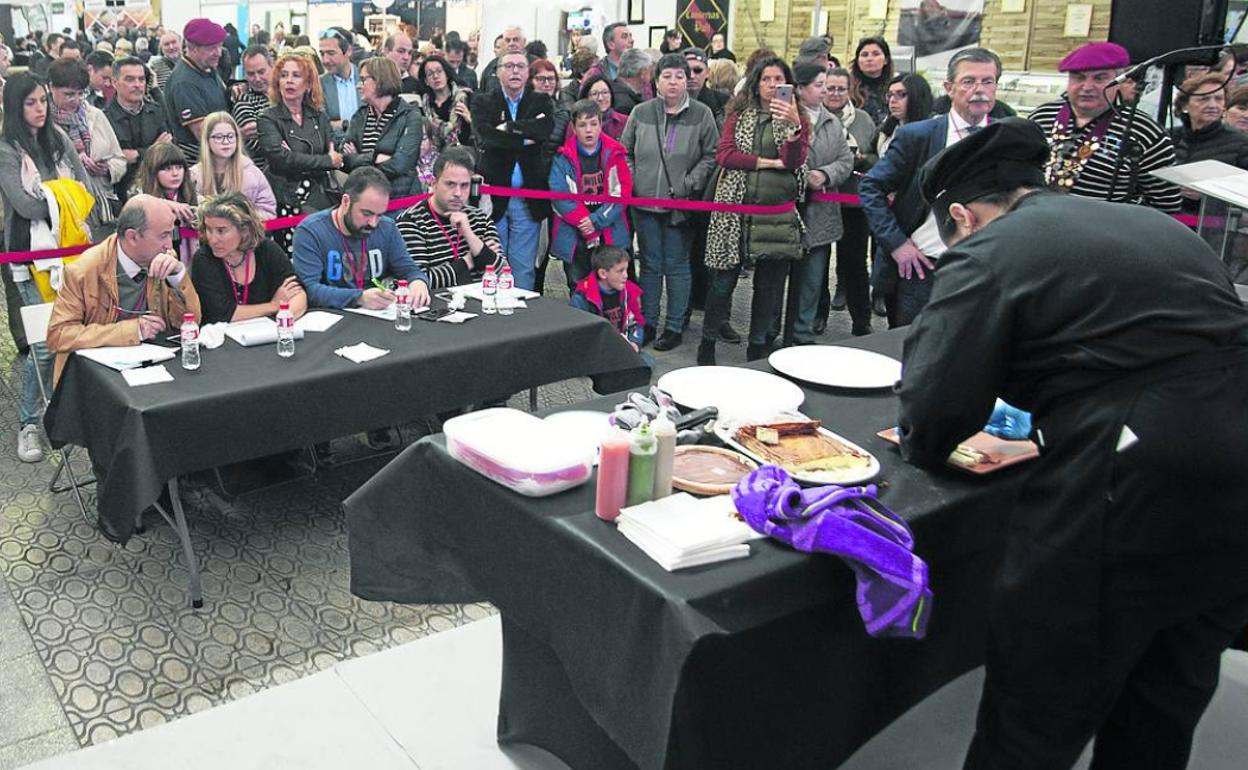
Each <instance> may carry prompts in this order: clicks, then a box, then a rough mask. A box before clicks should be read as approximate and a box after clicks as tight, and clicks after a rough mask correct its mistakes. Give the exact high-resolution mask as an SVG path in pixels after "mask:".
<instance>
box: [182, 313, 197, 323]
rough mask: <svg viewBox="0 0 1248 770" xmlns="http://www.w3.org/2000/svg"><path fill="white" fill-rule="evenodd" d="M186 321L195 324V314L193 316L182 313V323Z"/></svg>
mask: <svg viewBox="0 0 1248 770" xmlns="http://www.w3.org/2000/svg"><path fill="white" fill-rule="evenodd" d="M187 321H190V322H191V323H194V322H195V314H194V313H183V314H182V323H186V322H187Z"/></svg>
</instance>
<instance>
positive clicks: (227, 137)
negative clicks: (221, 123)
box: [208, 134, 238, 144]
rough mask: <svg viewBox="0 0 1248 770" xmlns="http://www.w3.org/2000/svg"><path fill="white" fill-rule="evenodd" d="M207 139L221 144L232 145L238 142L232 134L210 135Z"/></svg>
mask: <svg viewBox="0 0 1248 770" xmlns="http://www.w3.org/2000/svg"><path fill="white" fill-rule="evenodd" d="M208 138H209V139H211V140H212V141H214V142H220V143H221V144H234V143H235V142H237V141H238V137H237V136H235V135H234V134H210V135H209V136H208Z"/></svg>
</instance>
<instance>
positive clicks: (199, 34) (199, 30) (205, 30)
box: [182, 19, 225, 45]
mask: <svg viewBox="0 0 1248 770" xmlns="http://www.w3.org/2000/svg"><path fill="white" fill-rule="evenodd" d="M182 37H183V38H185V39H186V42H188V43H191V44H192V45H216V44H217V43H220V42H221V41H222V40H225V28H224V27H222V26H221V25H220V24H218V23H216V22H215V21H213V20H212V19H191V20H190V21H188V22H187V23H186V27H185V28H183V30H182Z"/></svg>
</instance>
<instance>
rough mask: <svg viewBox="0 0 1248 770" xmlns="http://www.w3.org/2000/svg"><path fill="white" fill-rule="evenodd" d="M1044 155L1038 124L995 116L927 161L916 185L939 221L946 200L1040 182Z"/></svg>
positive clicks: (962, 200)
mask: <svg viewBox="0 0 1248 770" xmlns="http://www.w3.org/2000/svg"><path fill="white" fill-rule="evenodd" d="M951 119H952V118H951ZM1048 160H1049V143H1048V140H1047V139H1045V136H1044V131H1043V130H1041V128H1040V127H1039V126H1038V125H1036V124H1035V123H1033V122H1032V121H1030V120H1026V119H1024V118H1005V119H1004V120H995V121H992V122H991V123H989V124H988V125H987V126H985V127H984V128H982V129H980V130H979V131H976V132H975V133H973V134H971V135H970V136H968V137H966V138H965V139H963V140H961V141H960V142H958V143H957V144H955V145H953V146H951V147H947V148H946V149H944V150H943V151H942V152H940V154H938V155H937V156H936V157H934V158H932V159H931V160H930V161H928V163H927V165H925V166H924V167H923V170H922V172H920V176H919V186H920V189H921V190H922V192H923V200H925V201H927V203H928V205H930V206H931V207H932V212H933V213H934V214H935V215H936V221H937V223H939V224H941V225H942V227H943V226H944V223H945V221H946V220H947V219H948V217H949V206H950V205H951V204H954V203H963V204H965V203H970V202H971V201H973V200H975V199H977V198H982V197H984V196H985V195H991V194H992V193H997V192H1011V191H1013V190H1017V189H1018V188H1020V187H1044V166H1045V164H1046V163H1047V162H1048Z"/></svg>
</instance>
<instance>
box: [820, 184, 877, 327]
mask: <svg viewBox="0 0 1248 770" xmlns="http://www.w3.org/2000/svg"><path fill="white" fill-rule="evenodd" d="M841 220H842V221H843V222H844V223H845V234H844V235H842V236H841V239H840V240H839V241H837V242H836V285H837V288H843V289H844V290H845V304H846V306H847V307H848V309H849V317H850V319H851V320H852V321H853V327H854V329H855V330H864V329H870V328H871V291H870V283H869V278H868V276H867V242H868V240H869V239H870V237H871V231H870V230H869V229H868V228H867V217H866V215H865V214H863V213H862V209H860V208H858V207H856V206H853V207H851V206H842V207H841ZM823 296H824V297H825V298H826V297H828V291H827V288H826V287H825V288H824V291H823ZM830 304H831V300H830V299H825V300H822V301H821V302H820V305H819V312H820V316H819V317H821V318H823V319H825V320H826V319H827V317H828V309H829V305H830Z"/></svg>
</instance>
